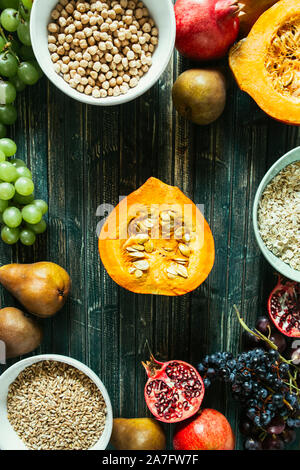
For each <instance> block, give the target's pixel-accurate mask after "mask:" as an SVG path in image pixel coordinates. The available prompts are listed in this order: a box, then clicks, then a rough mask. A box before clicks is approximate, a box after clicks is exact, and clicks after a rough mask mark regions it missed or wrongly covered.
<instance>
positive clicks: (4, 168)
mask: <svg viewBox="0 0 300 470" xmlns="http://www.w3.org/2000/svg"><path fill="white" fill-rule="evenodd" d="M17 178H18V173H17V169H16V167H14V166H13V164H12V163H10V162H1V163H0V179H1V180H2V181H5V182H6V183H11V182H12V181H15V180H16V179H17Z"/></svg>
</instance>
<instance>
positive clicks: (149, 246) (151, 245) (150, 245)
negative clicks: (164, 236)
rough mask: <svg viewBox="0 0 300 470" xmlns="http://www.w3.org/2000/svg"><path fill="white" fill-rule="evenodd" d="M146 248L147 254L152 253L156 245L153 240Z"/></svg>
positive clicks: (146, 244) (149, 241) (147, 243)
mask: <svg viewBox="0 0 300 470" xmlns="http://www.w3.org/2000/svg"><path fill="white" fill-rule="evenodd" d="M144 246H145V251H146V253H152V251H153V249H154V244H153V241H152V240H148V241H147V242H146V243H145V245H144Z"/></svg>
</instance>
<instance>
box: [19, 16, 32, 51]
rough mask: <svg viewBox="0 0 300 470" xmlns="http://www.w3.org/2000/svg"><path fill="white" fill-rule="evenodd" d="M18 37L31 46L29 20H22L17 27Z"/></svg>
mask: <svg viewBox="0 0 300 470" xmlns="http://www.w3.org/2000/svg"><path fill="white" fill-rule="evenodd" d="M17 34H18V38H19V39H20V41H21V43H22V44H25V46H31V39H30V28H29V21H27V20H25V21H21V23H20V24H19V26H18V29H17Z"/></svg>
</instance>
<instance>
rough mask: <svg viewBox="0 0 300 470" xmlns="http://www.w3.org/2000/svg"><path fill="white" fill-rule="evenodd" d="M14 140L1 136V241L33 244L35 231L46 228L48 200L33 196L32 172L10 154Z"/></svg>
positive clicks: (15, 148)
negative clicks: (45, 217)
mask: <svg viewBox="0 0 300 470" xmlns="http://www.w3.org/2000/svg"><path fill="white" fill-rule="evenodd" d="M16 151H17V146H16V144H15V142H14V141H13V140H11V139H8V138H5V137H4V138H2V139H0V222H1V224H2V229H1V238H2V240H3V241H4V243H7V244H8V245H14V244H15V243H17V242H18V241H20V242H21V243H22V244H23V245H27V246H29V245H33V244H34V242H35V240H36V237H37V235H39V234H41V233H44V232H45V230H46V221H45V219H44V217H43V216H44V215H45V214H46V213H47V211H48V205H47V203H46V202H45V201H44V200H42V199H35V194H34V183H33V181H32V173H31V171H30V170H29V168H28V167H27V166H26V164H25V162H24V161H23V160H21V159H19V158H13V157H14V155H15V153H16Z"/></svg>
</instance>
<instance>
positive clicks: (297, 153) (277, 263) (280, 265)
mask: <svg viewBox="0 0 300 470" xmlns="http://www.w3.org/2000/svg"><path fill="white" fill-rule="evenodd" d="M297 161H300V147H297V148H295V149H293V150H291V151H290V152H288V153H286V154H285V155H283V157H281V158H279V160H277V162H275V163H274V165H273V166H272V167H271V168H270V169H269V171H268V172H267V173H266V174H265V176H264V177H263V179H262V181H261V183H260V185H259V187H258V189H257V192H256V195H255V199H254V205H253V214H252V215H253V227H254V233H255V237H256V241H257V243H258V246H259V248H260V249H261V252H262V254H263V255H264V257H265V258H266V260H267V261H268V262H269V263H270V264H271V265H272V266H273V268H275V269H276V271H278V272H279V273H281V274H283V276H285V277H287V278H288V279H292V280H293V281H297V282H300V271H296V270H295V269H293V268H291V267H290V266H289V265H288V264H286V263H284V261H282V260H281V259H279V258H277V257H276V256H275V255H273V253H272V252H271V251H270V250H268V248H267V247H266V245H265V243H264V241H263V240H262V238H261V236H260V232H259V228H258V222H257V212H258V207H259V201H260V199H261V196H262V194H263V192H264V189H265V187H266V186H267V184H269V183H270V181H271V180H272V179H273V178H274V177H275V176H276V175H277V174H278V173H279V172H280V171H281V170H282V169H283V168H285V167H286V166H287V165H290V164H291V163H293V162H297Z"/></svg>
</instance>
